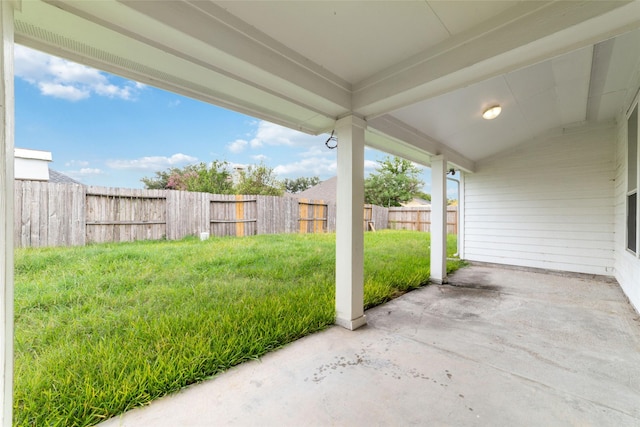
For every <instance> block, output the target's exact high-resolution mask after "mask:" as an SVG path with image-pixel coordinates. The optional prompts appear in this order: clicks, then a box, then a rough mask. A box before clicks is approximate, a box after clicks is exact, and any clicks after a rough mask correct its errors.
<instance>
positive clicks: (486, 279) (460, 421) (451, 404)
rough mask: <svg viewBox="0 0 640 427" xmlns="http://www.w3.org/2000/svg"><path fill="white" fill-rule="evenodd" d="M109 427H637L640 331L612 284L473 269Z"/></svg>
mask: <svg viewBox="0 0 640 427" xmlns="http://www.w3.org/2000/svg"><path fill="white" fill-rule="evenodd" d="M367 319H368V322H369V324H368V325H367V326H365V327H363V328H361V329H359V330H357V331H354V332H350V331H347V330H345V329H342V328H340V327H332V328H330V329H328V330H326V331H323V332H320V333H317V334H314V335H311V336H309V337H306V338H303V339H301V340H298V341H296V342H294V343H292V344H290V345H288V346H286V347H285V348H283V349H281V350H278V351H276V352H273V353H270V354H268V355H266V356H265V357H263V358H262V359H260V360H259V361H255V362H249V363H245V364H243V365H240V366H238V367H236V368H234V369H232V370H230V371H228V372H226V373H224V374H222V375H219V376H218V377H216V378H213V379H211V380H209V381H206V382H204V383H202V384H198V385H195V386H192V387H189V388H187V389H185V390H183V391H181V392H179V393H177V394H175V395H172V396H168V397H166V398H163V399H159V400H157V401H155V402H153V403H151V404H150V405H149V406H146V407H144V408H139V409H135V410H132V411H130V412H128V413H126V414H124V415H123V416H121V417H116V418H114V419H111V420H108V421H106V422H104V423H102V424H101V425H102V426H104V427H113V426H172V427H175V426H222V425H224V426H227V425H238V426H245V425H246V426H250V425H260V426H300V425H305V426H307V425H308V426H326V425H339V426H342V425H345V426H347V425H348V426H365V425H366V426H370V425H383V426H386V425H394V426H397V425H431V426H434V425H435V426H440V425H442V426H445V425H450V426H487V425H491V426H514V425H518V426H527V425H544V426H567V425H575V426H590V425H593V426H638V425H640V317H639V316H638V313H636V312H635V311H634V310H633V308H632V307H631V306H630V304H629V303H628V302H627V300H626V298H625V297H624V295H623V293H622V291H621V290H620V288H619V287H618V285H617V284H616V283H615V282H614V281H611V280H609V279H604V278H599V277H586V276H568V275H560V274H551V273H545V272H540V271H527V270H518V269H511V268H504V267H497V266H487V265H475V266H471V267H468V268H465V269H462V270H460V271H458V272H457V273H456V274H455V275H453V276H452V277H451V278H450V284H449V285H443V286H435V285H433V286H429V287H426V288H423V289H420V290H417V291H414V292H411V293H409V294H406V295H404V296H402V297H400V298H398V299H396V300H394V301H391V302H389V303H387V304H384V305H382V306H379V307H376V308H374V309H372V310H369V311H368V312H367Z"/></svg>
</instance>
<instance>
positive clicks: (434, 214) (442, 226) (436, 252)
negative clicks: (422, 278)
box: [430, 155, 447, 284]
mask: <svg viewBox="0 0 640 427" xmlns="http://www.w3.org/2000/svg"><path fill="white" fill-rule="evenodd" d="M430 280H431V281H432V282H434V283H438V284H440V283H446V281H447V159H446V157H445V156H443V155H440V156H436V157H432V158H431V278H430Z"/></svg>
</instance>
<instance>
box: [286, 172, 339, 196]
mask: <svg viewBox="0 0 640 427" xmlns="http://www.w3.org/2000/svg"><path fill="white" fill-rule="evenodd" d="M337 191H338V177H337V176H334V177H333V178H329V179H327V180H326V181H322V182H321V183H320V184H318V185H315V186H313V187H311V188H308V189H306V190H304V191H302V192H300V193H298V194H294V195H293V196H294V197H296V198H298V199H311V200H324V201H325V202H335V201H336V192H337Z"/></svg>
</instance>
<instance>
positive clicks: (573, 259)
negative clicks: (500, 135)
mask: <svg viewBox="0 0 640 427" xmlns="http://www.w3.org/2000/svg"><path fill="white" fill-rule="evenodd" d="M615 163H616V162H615V129H614V127H613V126H610V127H600V128H593V127H590V128H587V127H585V128H582V129H576V130H572V131H570V132H569V133H564V134H558V135H555V136H548V137H545V138H541V139H537V140H535V141H531V142H529V143H526V144H523V145H521V146H519V147H517V148H516V149H513V150H509V151H508V152H505V153H502V154H501V155H498V156H495V157H492V158H491V159H487V160H484V161H480V162H478V163H477V168H476V173H473V174H467V175H466V176H465V212H464V224H465V238H464V254H465V258H466V259H468V260H472V261H483V262H492V263H499V264H511V265H519V266H527V267H538V268H547V269H552V270H563V271H573V272H580V273H590V274H606V275H612V274H613V265H614V250H615V245H614V237H613V232H614V229H615V222H614V203H615V197H614V185H615V183H614V181H613V179H614V176H615Z"/></svg>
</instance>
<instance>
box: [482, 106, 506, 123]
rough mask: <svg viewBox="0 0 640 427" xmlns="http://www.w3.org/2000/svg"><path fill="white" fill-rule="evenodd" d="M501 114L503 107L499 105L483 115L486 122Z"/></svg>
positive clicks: (490, 108) (485, 111) (488, 109)
mask: <svg viewBox="0 0 640 427" xmlns="http://www.w3.org/2000/svg"><path fill="white" fill-rule="evenodd" d="M501 112H502V107H501V106H499V105H494V106H492V107H489V108H487V109H486V110H484V112H483V113H482V118H483V119H485V120H493V119H495V118H496V117H498V116H499V115H500V113H501Z"/></svg>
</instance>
